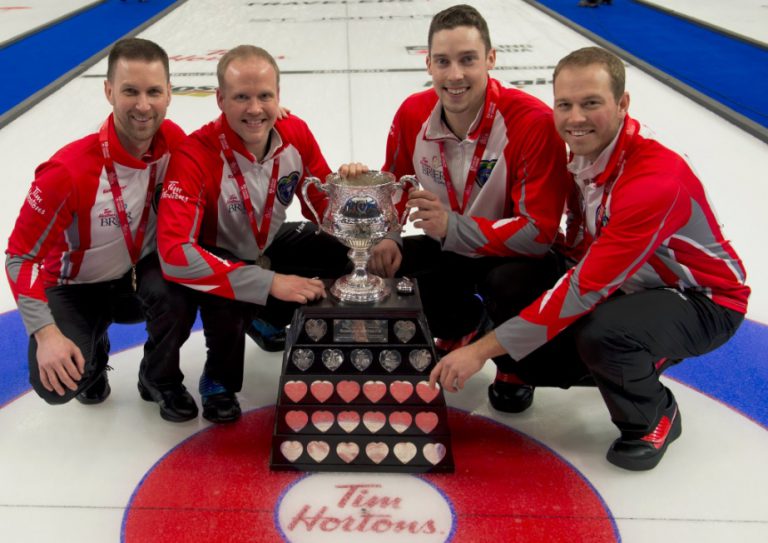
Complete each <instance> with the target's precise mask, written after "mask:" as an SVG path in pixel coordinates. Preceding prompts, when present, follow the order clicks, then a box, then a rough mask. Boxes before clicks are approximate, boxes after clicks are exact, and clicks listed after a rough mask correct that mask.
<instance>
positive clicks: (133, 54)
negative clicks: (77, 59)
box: [107, 38, 171, 81]
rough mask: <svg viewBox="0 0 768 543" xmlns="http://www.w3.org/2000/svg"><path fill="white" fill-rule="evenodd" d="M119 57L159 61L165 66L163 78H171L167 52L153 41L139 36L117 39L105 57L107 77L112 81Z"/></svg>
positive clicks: (168, 79)
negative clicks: (106, 57)
mask: <svg viewBox="0 0 768 543" xmlns="http://www.w3.org/2000/svg"><path fill="white" fill-rule="evenodd" d="M121 58H124V59H126V60H143V61H144V62H155V61H160V62H162V64H163V68H165V78H166V80H167V81H170V80H171V71H170V67H169V65H168V53H166V52H165V50H164V49H163V48H162V47H160V46H159V45H157V44H156V43H155V42H153V41H149V40H144V39H141V38H126V39H124V40H119V41H118V42H116V43H115V45H113V46H112V49H111V50H110V51H109V57H108V59H107V79H108V80H109V81H112V79H113V77H114V76H115V65H117V61H118V60H120V59H121Z"/></svg>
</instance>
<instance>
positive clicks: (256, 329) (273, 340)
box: [245, 319, 285, 353]
mask: <svg viewBox="0 0 768 543" xmlns="http://www.w3.org/2000/svg"><path fill="white" fill-rule="evenodd" d="M245 333H246V334H248V336H249V337H250V338H251V339H252V340H253V341H255V342H256V344H257V345H258V346H259V347H261V348H262V350H264V351H267V352H268V353H277V352H280V351H284V350H285V328H276V327H274V326H272V325H271V324H269V323H268V322H266V321H263V320H261V319H254V320H253V321H251V325H250V326H249V327H248V329H247V330H246V331H245Z"/></svg>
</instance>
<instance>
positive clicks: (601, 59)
mask: <svg viewBox="0 0 768 543" xmlns="http://www.w3.org/2000/svg"><path fill="white" fill-rule="evenodd" d="M592 64H601V65H602V66H603V67H605V71H606V72H608V76H609V77H610V78H611V92H612V93H613V97H614V98H616V102H618V101H619V100H620V99H621V97H622V96H623V95H624V86H625V84H626V75H625V73H624V63H623V62H622V61H621V59H620V58H619V57H617V56H616V55H614V54H613V53H611V52H609V51H606V50H605V49H601V48H600V47H584V48H583V49H577V50H576V51H574V52H572V53H570V54H569V55H567V56H565V57H563V58H562V59H560V62H558V63H557V66H555V73H554V74H553V76H552V80H553V81H554V80H555V79H557V74H559V73H560V70H562V69H563V68H567V67H569V66H580V67H584V66H590V65H592Z"/></svg>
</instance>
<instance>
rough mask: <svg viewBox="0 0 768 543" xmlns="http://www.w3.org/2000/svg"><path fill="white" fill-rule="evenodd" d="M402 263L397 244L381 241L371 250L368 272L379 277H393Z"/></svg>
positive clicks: (389, 240)
mask: <svg viewBox="0 0 768 543" xmlns="http://www.w3.org/2000/svg"><path fill="white" fill-rule="evenodd" d="M402 261H403V254H402V252H401V251H400V246H399V245H398V244H397V242H395V241H392V240H391V239H383V240H381V241H380V242H378V243H377V244H376V245H374V246H373V249H371V258H370V260H368V271H370V272H371V273H375V274H376V275H379V276H381V277H394V276H395V273H397V270H399V269H400V264H401V263H402Z"/></svg>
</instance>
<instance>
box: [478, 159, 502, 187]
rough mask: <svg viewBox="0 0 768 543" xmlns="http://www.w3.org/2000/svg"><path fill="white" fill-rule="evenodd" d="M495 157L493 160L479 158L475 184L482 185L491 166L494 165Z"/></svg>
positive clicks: (491, 169)
mask: <svg viewBox="0 0 768 543" xmlns="http://www.w3.org/2000/svg"><path fill="white" fill-rule="evenodd" d="M496 162H497V159H495V158H494V159H493V160H481V161H480V167H479V168H478V169H477V181H476V183H477V185H478V186H480V187H482V186H483V185H485V182H486V181H488V178H489V177H490V176H491V172H492V171H493V167H494V166H495V165H496Z"/></svg>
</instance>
